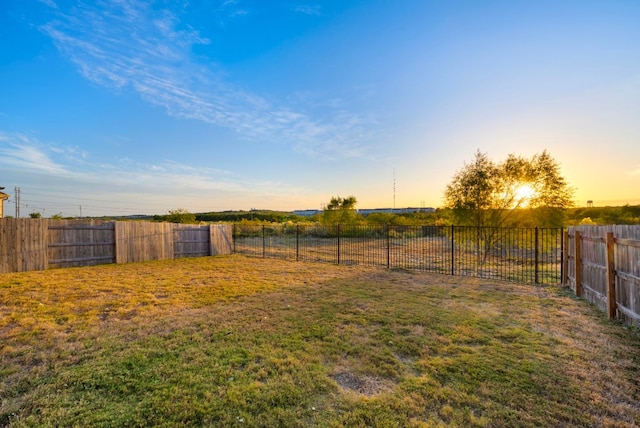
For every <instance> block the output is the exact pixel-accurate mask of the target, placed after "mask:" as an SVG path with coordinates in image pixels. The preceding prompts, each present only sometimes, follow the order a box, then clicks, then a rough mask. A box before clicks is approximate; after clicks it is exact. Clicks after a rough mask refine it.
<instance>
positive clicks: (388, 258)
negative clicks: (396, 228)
mask: <svg viewBox="0 0 640 428" xmlns="http://www.w3.org/2000/svg"><path fill="white" fill-rule="evenodd" d="M390 267H391V225H389V224H387V269H389V268H390Z"/></svg>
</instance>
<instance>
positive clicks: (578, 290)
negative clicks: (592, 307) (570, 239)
mask: <svg viewBox="0 0 640 428" xmlns="http://www.w3.org/2000/svg"><path fill="white" fill-rule="evenodd" d="M574 234H575V236H574V239H575V252H576V254H575V262H576V296H578V297H582V248H581V247H582V238H581V236H580V231H578V230H576V231H575V232H574Z"/></svg>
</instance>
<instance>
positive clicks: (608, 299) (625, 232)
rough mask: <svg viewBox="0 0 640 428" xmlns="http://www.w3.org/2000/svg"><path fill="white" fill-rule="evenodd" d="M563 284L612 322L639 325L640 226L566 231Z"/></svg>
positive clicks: (583, 227) (577, 228)
mask: <svg viewBox="0 0 640 428" xmlns="http://www.w3.org/2000/svg"><path fill="white" fill-rule="evenodd" d="M564 239H565V248H566V249H567V257H566V258H565V265H566V266H565V269H564V272H565V275H566V277H565V278H563V282H564V283H565V284H567V285H568V286H569V287H571V289H572V290H573V291H574V292H575V293H576V295H577V296H580V297H583V298H584V299H586V300H587V301H589V302H591V303H593V304H595V305H596V306H597V307H598V308H599V309H600V310H602V311H605V312H607V314H608V315H609V318H610V319H620V320H622V321H623V322H624V323H625V324H629V325H635V326H640V226H577V227H570V228H569V231H568V232H565V238H564Z"/></svg>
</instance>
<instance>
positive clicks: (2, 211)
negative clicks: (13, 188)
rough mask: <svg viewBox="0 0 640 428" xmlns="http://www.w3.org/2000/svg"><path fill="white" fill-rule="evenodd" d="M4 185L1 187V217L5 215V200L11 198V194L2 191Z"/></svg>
mask: <svg viewBox="0 0 640 428" xmlns="http://www.w3.org/2000/svg"><path fill="white" fill-rule="evenodd" d="M3 189H4V187H0V218H2V217H4V201H5V200H7V199H9V195H7V194H6V193H4V192H2V190H3Z"/></svg>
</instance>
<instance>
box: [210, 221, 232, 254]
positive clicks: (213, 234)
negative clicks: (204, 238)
mask: <svg viewBox="0 0 640 428" xmlns="http://www.w3.org/2000/svg"><path fill="white" fill-rule="evenodd" d="M209 242H210V245H211V249H210V250H209V253H210V254H211V255H212V256H217V255H222V254H231V253H232V252H233V229H232V226H231V225H230V224H211V225H209Z"/></svg>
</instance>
